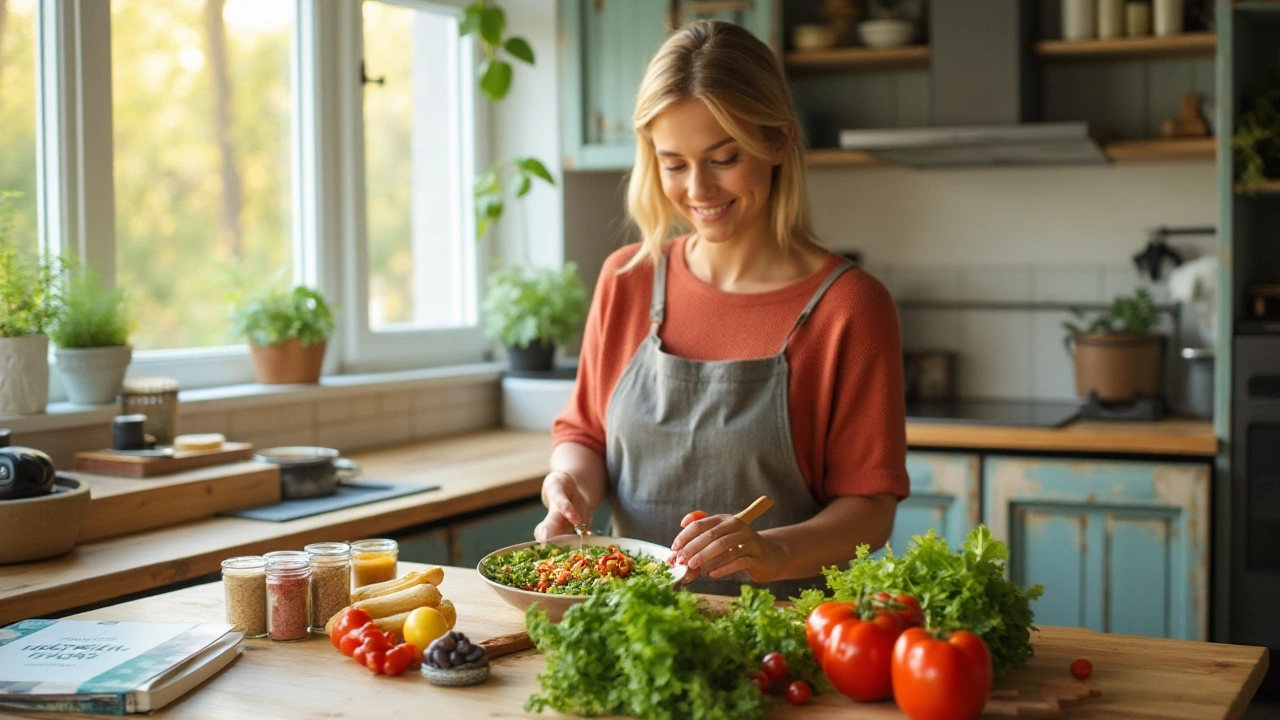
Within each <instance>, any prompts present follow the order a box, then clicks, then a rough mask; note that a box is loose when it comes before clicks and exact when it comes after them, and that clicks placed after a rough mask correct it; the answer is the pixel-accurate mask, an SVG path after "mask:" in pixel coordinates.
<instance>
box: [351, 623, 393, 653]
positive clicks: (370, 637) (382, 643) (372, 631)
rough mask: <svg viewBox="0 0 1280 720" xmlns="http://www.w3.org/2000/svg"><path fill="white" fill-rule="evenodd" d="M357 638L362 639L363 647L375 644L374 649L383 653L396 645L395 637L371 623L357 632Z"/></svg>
mask: <svg viewBox="0 0 1280 720" xmlns="http://www.w3.org/2000/svg"><path fill="white" fill-rule="evenodd" d="M356 637H358V638H360V644H361V645H364V644H367V643H373V649H374V650H381V651H382V652H386V651H388V650H390V649H391V648H392V646H394V645H395V644H396V643H395V636H394V635H392V634H390V633H387V632H383V631H382V630H380V629H379V628H378V626H377V625H375V624H373V623H369V624H368V625H365V626H364V627H362V628H360V629H359V630H357V631H356Z"/></svg>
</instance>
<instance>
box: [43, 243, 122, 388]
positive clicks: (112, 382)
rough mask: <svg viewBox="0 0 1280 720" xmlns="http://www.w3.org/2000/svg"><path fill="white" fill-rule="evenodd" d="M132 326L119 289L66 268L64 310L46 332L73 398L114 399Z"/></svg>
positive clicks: (59, 370)
mask: <svg viewBox="0 0 1280 720" xmlns="http://www.w3.org/2000/svg"><path fill="white" fill-rule="evenodd" d="M131 326H132V319H131V317H130V314H129V306H128V300H127V298H126V297H125V293H124V291H123V290H122V289H120V288H114V289H107V288H106V286H104V285H103V283H102V281H101V279H99V278H98V276H97V275H96V274H95V273H94V272H93V271H92V270H85V271H83V272H78V271H77V270H76V269H75V268H71V269H69V270H68V271H67V272H66V274H65V275H64V277H63V283H62V310H61V312H59V313H58V318H57V320H56V321H55V322H54V324H53V327H52V328H51V329H50V331H49V337H50V339H52V340H53V344H54V345H56V346H57V350H55V351H54V361H55V363H56V364H57V366H58V373H59V374H60V375H61V376H62V381H63V384H65V385H66V388H67V398H68V399H69V400H70V401H71V402H73V403H77V404H80V405H96V404H101V403H109V402H115V399H116V396H117V395H119V394H120V387H121V385H123V383H124V375H125V372H126V371H127V370H128V369H129V362H130V361H131V360H132V359H133V346H132V345H130V344H129V333H130V331H131V330H132V327H131Z"/></svg>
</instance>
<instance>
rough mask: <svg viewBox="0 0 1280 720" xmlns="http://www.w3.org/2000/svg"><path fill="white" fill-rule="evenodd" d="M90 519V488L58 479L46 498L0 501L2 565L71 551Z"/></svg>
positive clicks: (63, 478)
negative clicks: (86, 521) (85, 522)
mask: <svg viewBox="0 0 1280 720" xmlns="http://www.w3.org/2000/svg"><path fill="white" fill-rule="evenodd" d="M88 516H89V485H88V484H87V483H84V482H81V481H79V480H74V479H72V478H69V477H66V476H63V475H58V476H57V478H56V479H55V480H54V481H53V492H51V493H49V494H47V495H37V496H36V497H29V498H21V499H18V500H0V565H8V564H12V563H22V562H33V561H35V560H46V559H48V558H52V557H57V556H59V555H62V554H65V553H67V552H70V551H71V548H73V547H75V544H76V540H77V539H79V537H80V531H81V530H82V529H84V521H85V518H87V517H88Z"/></svg>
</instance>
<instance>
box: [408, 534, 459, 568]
mask: <svg viewBox="0 0 1280 720" xmlns="http://www.w3.org/2000/svg"><path fill="white" fill-rule="evenodd" d="M396 543H397V544H398V545H399V546H400V554H399V558H400V559H401V560H403V561H405V562H417V563H426V564H428V565H448V564H449V560H450V558H449V529H448V528H446V527H432V528H427V529H425V530H414V531H411V532H408V533H406V534H404V535H401V536H399V537H397V538H396Z"/></svg>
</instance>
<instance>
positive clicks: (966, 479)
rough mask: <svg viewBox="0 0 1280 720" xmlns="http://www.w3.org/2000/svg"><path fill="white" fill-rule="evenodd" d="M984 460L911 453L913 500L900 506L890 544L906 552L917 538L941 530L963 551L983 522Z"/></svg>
mask: <svg viewBox="0 0 1280 720" xmlns="http://www.w3.org/2000/svg"><path fill="white" fill-rule="evenodd" d="M981 469H982V460H981V458H980V457H979V456H978V455H973V454H965V453H941V452H914V451H913V452H909V453H907V474H908V475H909V476H910V477H911V496H910V497H908V498H907V499H906V500H903V501H902V502H901V503H899V505H898V515H897V517H896V518H895V519H894V522H893V535H891V536H890V538H889V544H890V545H891V546H892V547H893V552H894V553H895V554H897V555H901V554H902V553H904V552H906V550H907V547H908V546H909V545H910V542H911V537H912V536H913V535H924V534H925V533H927V532H929V531H930V530H937V531H938V535H939V536H941V537H943V538H946V540H947V544H948V545H950V546H952V547H953V548H955V547H960V546H961V545H963V544H964V539H965V536H966V535H968V534H969V531H970V530H972V529H973V528H974V526H976V525H977V524H978V522H979V517H980V512H981V507H980V505H979V498H980V497H981V495H980V492H979V487H980V485H979V473H980V472H981Z"/></svg>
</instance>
